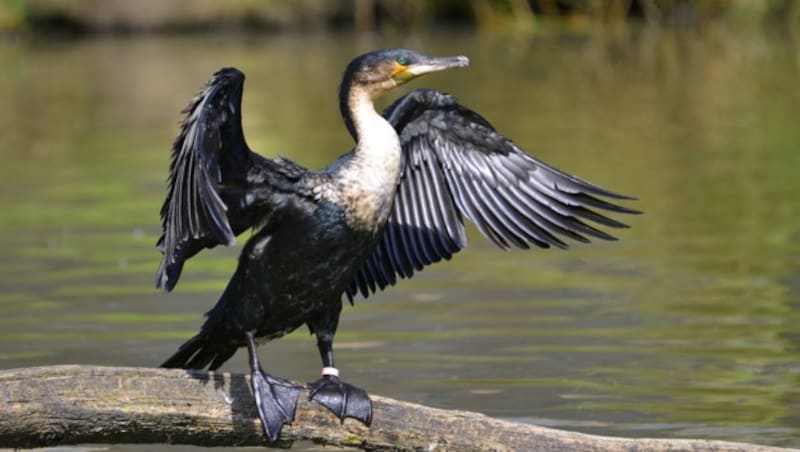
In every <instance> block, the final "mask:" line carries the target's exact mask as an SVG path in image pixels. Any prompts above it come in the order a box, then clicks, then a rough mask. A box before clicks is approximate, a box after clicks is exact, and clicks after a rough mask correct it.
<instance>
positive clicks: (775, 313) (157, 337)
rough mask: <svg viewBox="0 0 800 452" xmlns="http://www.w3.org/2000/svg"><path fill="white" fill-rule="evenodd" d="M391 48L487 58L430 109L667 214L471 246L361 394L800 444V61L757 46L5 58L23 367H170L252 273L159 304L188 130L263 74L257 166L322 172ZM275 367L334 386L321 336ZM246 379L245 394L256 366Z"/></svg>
mask: <svg viewBox="0 0 800 452" xmlns="http://www.w3.org/2000/svg"><path fill="white" fill-rule="evenodd" d="M384 46H408V47H413V48H418V49H420V50H424V51H425V52H426V53H431V54H466V55H468V56H469V57H470V58H471V60H472V67H470V68H469V69H466V70H459V71H452V72H449V73H443V74H436V75H432V76H428V77H426V78H424V79H422V80H420V81H416V82H414V83H413V86H414V87H422V86H428V87H437V88H440V89H444V90H446V91H449V92H451V93H453V94H455V95H457V96H458V97H459V99H460V100H461V101H462V102H463V103H465V104H467V105H469V106H470V107H472V108H474V109H476V110H477V111H479V112H481V113H482V114H483V115H484V116H486V117H487V118H488V119H489V120H490V121H492V122H493V123H494V124H495V125H496V126H497V127H498V129H500V130H501V131H502V132H504V133H506V134H507V135H509V136H510V137H513V139H514V140H515V141H516V142H517V143H518V144H520V145H521V146H522V147H524V148H526V149H528V150H529V151H531V152H533V153H535V154H536V155H537V156H539V157H540V158H543V159H544V160H546V161H548V162H551V163H553V164H555V165H557V166H559V167H561V168H563V169H565V170H567V171H569V172H573V173H575V174H579V175H580V176H582V177H584V178H587V179H589V180H592V181H594V182H597V183H599V184H600V185H603V186H607V187H609V188H611V189H614V190H618V191H620V192H623V193H628V194H632V195H635V196H638V197H639V198H640V200H639V201H638V202H635V203H631V204H630V206H632V207H635V208H641V209H643V210H645V211H646V214H645V215H643V216H639V217H629V218H625V220H627V221H628V222H629V223H630V224H631V225H632V229H630V230H626V231H622V232H620V233H619V234H618V235H619V236H620V238H621V240H620V241H619V242H612V243H593V244H591V245H588V246H585V245H579V246H575V247H574V248H573V249H572V250H570V251H568V252H562V251H552V250H551V251H538V250H537V251H528V252H521V251H518V252H503V251H500V250H497V249H495V248H493V247H492V246H491V245H489V244H488V243H487V242H485V241H484V240H483V239H482V238H480V237H479V235H478V234H477V233H475V230H474V229H473V230H471V231H470V232H471V235H470V237H471V243H470V247H469V249H468V250H467V251H465V252H463V253H461V254H459V255H458V256H457V257H456V258H455V259H454V260H453V261H451V262H448V263H443V264H439V265H436V266H435V267H433V268H430V269H428V270H426V271H424V272H423V273H421V274H419V275H417V276H416V277H415V278H414V279H413V280H411V281H403V282H402V283H401V284H399V285H398V286H397V287H395V288H393V289H391V290H389V291H386V292H385V293H382V294H380V295H379V296H377V297H374V298H371V299H370V300H369V301H358V302H357V304H356V306H355V307H354V308H346V309H345V311H344V314H343V317H342V322H341V325H340V330H339V331H340V333H339V334H338V335H337V342H336V346H337V350H338V353H337V362H338V364H339V366H340V368H341V369H342V372H343V374H344V376H345V377H346V378H347V379H349V380H350V381H351V382H352V383H354V384H357V385H360V386H362V387H364V388H366V389H367V390H368V391H372V392H374V393H379V394H382V395H386V396H390V397H394V398H399V399H404V400H409V401H414V402H419V403H424V404H428V405H433V406H437V407H443V408H455V409H464V410H475V411H480V412H483V413H486V414H489V415H491V416H496V417H501V418H506V419H513V420H517V421H521V422H529V423H536V424H540V425H548V426H553V427H557V428H563V429H569V430H576V431H582V432H589V433H600V434H607V435H620V436H632V437H639V436H648V437H653V436H663V437H696V438H711V439H726V440H738V441H749V442H757V443H761V444H772V445H784V446H791V445H794V446H798V445H800V415H798V413H800V390H799V389H798V383H800V364H798V363H800V322H798V320H800V276H799V275H800V257H798V256H800V207H799V204H798V200H799V199H798V193H800V177H798V175H799V174H798V170H799V169H800V153H798V152H797V149H798V145H799V144H800V128H798V127H797V118H800V89H798V86H800V84H798V74H799V73H800V46H798V45H797V43H795V42H793V41H792V40H791V39H789V38H787V37H785V36H780V35H771V34H767V33H764V32H763V30H758V29H747V28H744V29H734V28H725V27H719V28H713V29H705V30H701V31H697V30H682V31H666V30H663V31H660V32H659V31H630V30H623V31H620V32H616V33H603V34H589V35H587V34H582V33H576V32H571V33H566V32H565V33H556V34H554V35H548V36H536V37H532V36H524V35H522V36H520V35H503V34H496V35H492V34H488V35H480V36H474V35H470V34H466V33H461V32H447V33H440V34H436V35H429V36H423V37H417V38H415V39H413V40H402V39H399V38H385V39H383V40H380V39H377V38H363V37H356V36H352V35H348V34H314V35H293V34H287V35H264V36H216V37H201V36H193V37H142V38H130V39H113V38H104V39H93V40H78V41H69V42H33V43H5V44H0V67H2V68H3V70H2V71H0V99H3V100H2V102H3V106H4V108H2V109H0V158H2V165H0V212H2V214H1V215H2V216H0V249H2V250H3V251H2V253H0V288H2V291H0V367H2V368H13V367H23V366H36V365H50V364H66V363H81V364H96V365H119V366H154V365H157V364H159V363H160V362H161V361H162V360H163V359H164V358H165V357H167V356H168V355H169V354H170V353H172V352H173V351H174V350H175V349H176V347H177V346H178V345H179V344H180V343H182V341H183V340H185V339H187V338H188V337H189V336H190V335H191V334H193V332H194V331H195V330H196V328H197V327H198V326H199V324H200V322H201V320H202V317H201V315H202V313H203V312H204V311H205V310H207V309H208V308H210V307H211V306H212V305H213V303H214V302H215V301H216V299H217V297H218V295H219V293H220V292H221V290H222V288H223V287H224V284H225V283H226V282H227V279H228V277H229V276H230V274H231V273H232V271H233V268H234V265H235V259H236V255H237V252H238V249H221V250H214V251H211V252H204V253H203V254H202V255H200V256H198V257H196V258H195V259H192V261H191V262H190V263H189V264H188V265H187V268H186V270H185V272H184V276H183V278H182V280H181V283H180V284H179V286H178V288H177V290H176V291H175V292H174V293H172V294H164V293H160V292H158V291H156V290H155V289H154V288H153V274H154V271H155V269H156V266H157V264H158V260H159V255H158V253H157V252H156V250H155V249H154V248H153V244H154V242H155V240H156V238H157V236H158V233H159V224H160V223H159V218H158V210H159V208H160V204H161V202H162V200H163V196H164V188H165V178H166V174H167V173H166V169H167V164H168V157H169V145H170V143H171V140H172V138H173V137H174V135H175V133H176V122H177V121H178V120H179V118H180V116H179V114H178V111H179V110H180V109H181V108H182V107H183V106H184V105H185V104H186V102H188V100H189V99H190V98H191V96H192V95H193V94H194V92H195V91H196V90H197V89H198V88H199V87H200V86H201V85H202V83H203V82H204V81H205V79H206V78H207V76H208V75H209V74H210V73H211V72H213V71H214V70H216V69H217V68H219V67H221V66H228V65H233V66H237V67H239V68H241V69H242V70H244V71H245V72H246V74H247V76H248V81H247V84H246V88H245V99H244V122H245V124H244V127H245V133H246V135H247V138H248V142H249V143H250V145H251V147H253V148H254V149H256V150H258V151H260V152H262V153H265V154H269V155H276V154H279V155H283V156H286V157H289V158H292V159H294V160H296V161H298V162H300V163H302V164H305V165H307V166H312V167H320V166H322V165H324V164H326V163H327V162H329V161H330V160H332V159H334V158H335V157H337V156H338V155H339V154H341V153H342V152H344V151H346V150H347V149H349V147H350V145H351V143H350V141H349V137H348V135H347V133H346V132H345V129H344V127H343V126H342V125H341V120H340V118H339V116H338V105H337V102H336V99H335V95H336V88H337V85H338V82H339V76H340V73H341V71H342V69H343V67H344V65H345V64H346V62H347V61H349V59H350V58H351V57H352V56H353V55H356V54H358V53H360V52H362V51H364V50H367V49H370V48H374V47H384ZM261 351H262V357H263V359H264V361H265V366H266V367H267V369H269V370H271V371H273V372H274V373H276V374H279V375H282V376H285V377H289V378H294V379H298V380H303V381H307V380H311V379H314V378H316V376H317V374H318V372H319V365H320V363H319V359H318V356H317V351H316V347H315V345H314V341H313V339H312V338H311V337H309V336H308V334H307V332H306V331H298V332H296V333H295V334H293V335H291V336H289V337H287V338H284V339H283V340H280V341H277V342H273V343H270V344H269V345H267V346H265V347H262V349H261ZM224 369H225V370H227V371H232V372H244V371H246V363H245V360H244V353H242V352H240V353H239V354H238V355H237V356H236V357H235V358H234V359H233V360H232V361H230V362H229V363H228V364H226V365H225V366H224Z"/></svg>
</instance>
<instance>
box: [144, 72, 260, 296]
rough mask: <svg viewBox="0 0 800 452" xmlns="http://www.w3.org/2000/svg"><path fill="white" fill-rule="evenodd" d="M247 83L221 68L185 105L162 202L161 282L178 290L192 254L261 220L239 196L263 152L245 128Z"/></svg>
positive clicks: (226, 240) (223, 241) (232, 237)
mask: <svg viewBox="0 0 800 452" xmlns="http://www.w3.org/2000/svg"><path fill="white" fill-rule="evenodd" d="M243 84H244V74H242V73H241V72H240V71H238V70H237V69H234V68H225V69H221V70H219V71H218V72H216V73H215V74H214V75H213V76H212V77H211V79H210V80H209V81H208V83H207V84H206V86H205V88H204V89H203V90H202V91H201V92H200V93H199V94H198V95H197V96H196V97H195V98H194V100H192V102H191V103H190V104H189V106H188V107H186V109H185V110H184V111H183V113H186V117H185V119H184V120H183V122H182V123H181V130H180V134H179V135H178V137H177V138H176V139H175V142H174V143H173V145H172V163H171V165H170V176H169V188H168V192H167V198H166V200H165V201H164V205H163V206H162V208H161V221H162V228H163V235H162V236H161V238H160V239H159V240H158V245H157V246H158V248H159V249H160V250H161V252H162V253H163V257H162V259H161V265H160V266H159V268H158V272H157V274H156V286H157V287H160V288H164V289H165V290H172V288H173V287H175V284H176V283H177V281H178V278H179V277H180V273H181V269H182V268H183V263H184V261H185V260H186V259H188V258H190V257H192V256H193V255H195V254H196V253H198V252H199V251H200V250H202V249H203V248H210V247H214V246H216V245H218V244H223V245H231V244H233V243H234V242H235V240H236V235H238V234H240V233H241V232H242V231H244V230H245V229H247V228H248V227H250V226H251V225H252V224H253V223H254V221H255V219H254V218H252V215H248V212H245V211H244V210H245V209H246V207H245V206H242V203H240V202H239V201H240V198H242V197H243V193H244V190H243V187H245V186H246V178H247V172H248V169H249V167H250V166H251V165H252V161H253V159H254V157H258V156H256V155H255V154H254V153H252V152H251V151H250V150H249V149H248V147H247V144H246V143H245V140H244V135H243V134H242V117H241V105H242V87H243Z"/></svg>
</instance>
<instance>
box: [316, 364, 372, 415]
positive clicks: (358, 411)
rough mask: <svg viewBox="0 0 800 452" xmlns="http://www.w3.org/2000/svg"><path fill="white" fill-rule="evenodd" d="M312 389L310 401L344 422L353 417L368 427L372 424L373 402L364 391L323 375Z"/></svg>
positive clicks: (332, 376) (333, 377) (337, 378)
mask: <svg viewBox="0 0 800 452" xmlns="http://www.w3.org/2000/svg"><path fill="white" fill-rule="evenodd" d="M310 389H311V391H310V394H311V395H310V399H311V400H314V401H316V402H317V403H320V404H321V405H322V406H324V407H326V408H328V409H329V410H331V411H332V412H333V414H335V415H336V416H337V417H338V418H339V419H340V420H341V421H342V422H344V418H346V417H351V418H353V419H357V420H359V421H361V422H362V423H363V424H364V425H366V426H369V425H370V424H371V423H372V400H370V398H369V396H368V395H367V392H366V391H364V390H363V389H361V388H358V387H355V386H353V385H351V384H349V383H345V382H343V381H342V380H340V379H339V377H338V376H335V375H323V376H322V378H320V379H319V380H317V381H315V382H314V383H311V388H310Z"/></svg>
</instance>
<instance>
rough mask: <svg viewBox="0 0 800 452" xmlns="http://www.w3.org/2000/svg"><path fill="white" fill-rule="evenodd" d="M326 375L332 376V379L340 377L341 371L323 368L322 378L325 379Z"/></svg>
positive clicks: (333, 368)
mask: <svg viewBox="0 0 800 452" xmlns="http://www.w3.org/2000/svg"><path fill="white" fill-rule="evenodd" d="M325 375H330V376H332V377H338V376H339V369H337V368H335V367H323V368H322V376H323V377H324V376H325Z"/></svg>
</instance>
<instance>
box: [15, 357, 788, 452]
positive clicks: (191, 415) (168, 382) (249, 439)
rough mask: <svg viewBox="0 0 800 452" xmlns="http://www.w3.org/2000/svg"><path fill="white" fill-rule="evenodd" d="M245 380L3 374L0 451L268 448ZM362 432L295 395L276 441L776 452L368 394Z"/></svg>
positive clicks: (97, 372) (154, 373) (133, 372)
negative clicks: (369, 419)
mask: <svg viewBox="0 0 800 452" xmlns="http://www.w3.org/2000/svg"><path fill="white" fill-rule="evenodd" d="M248 378H249V377H246V376H244V375H235V374H234V375H231V374H227V373H214V372H195V371H184V370H173V369H145V368H118V367H89V366H54V367H34V368H26V369H12V370H5V371H0V396H1V397H2V399H1V400H0V447H39V446H55V445H64V444H79V443H106V444H108V443H117V444H118V443H140V444H141V443H162V444H163V443H169V444H196V445H202V446H223V445H224V446H231V445H237V446H254V445H266V443H265V442H264V436H263V434H262V432H261V427H260V424H259V422H258V418H257V417H256V411H255V404H254V402H253V398H252V395H251V393H250V389H249V382H248ZM372 398H373V402H374V420H373V424H372V427H370V428H367V427H365V426H363V425H361V424H360V423H358V422H356V421H352V420H350V419H348V420H347V421H346V422H345V423H344V424H343V425H341V424H340V423H339V421H338V420H337V419H336V418H335V417H334V416H333V414H331V413H330V412H328V411H327V410H326V409H325V408H323V407H320V406H319V405H317V404H316V403H312V402H309V401H308V393H307V392H304V393H302V394H301V396H300V401H299V403H298V408H297V415H296V418H295V421H294V423H293V424H292V425H290V426H286V427H284V429H283V432H282V434H281V439H280V440H279V444H273V445H272V446H276V445H277V446H281V447H289V446H291V443H292V442H293V441H296V440H311V441H314V442H317V443H324V444H334V445H340V446H354V447H359V448H363V449H380V450H546V451H564V450H569V451H573V450H593V451H618V450H630V451H633V450H637V451H638V450H649V451H667V450H689V451H748V452H754V451H759V452H760V451H777V450H780V449H777V448H771V447H764V446H756V445H749V444H742V443H732V442H723V441H705V440H681V439H625V438H610V437H603V436H596V435H586V434H581V433H575V432H567V431H559V430H554V429H550V428H544V427H538V426H534V425H525V424H517V423H513V422H506V421H501V420H497V419H492V418H489V417H487V416H484V415H482V414H477V413H470V412H465V411H452V410H441V409H436V408H429V407H425V406H422V405H416V404H412V403H407V402H402V401H398V400H392V399H389V398H386V397H380V396H376V395H373V396H372Z"/></svg>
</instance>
